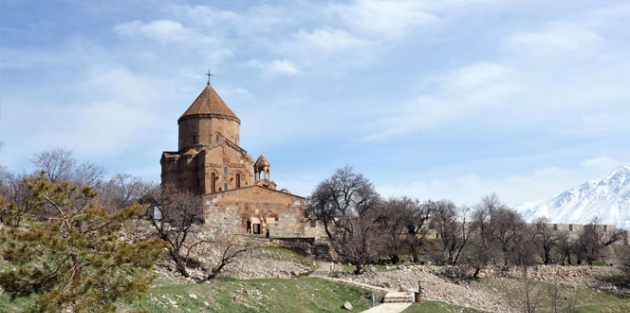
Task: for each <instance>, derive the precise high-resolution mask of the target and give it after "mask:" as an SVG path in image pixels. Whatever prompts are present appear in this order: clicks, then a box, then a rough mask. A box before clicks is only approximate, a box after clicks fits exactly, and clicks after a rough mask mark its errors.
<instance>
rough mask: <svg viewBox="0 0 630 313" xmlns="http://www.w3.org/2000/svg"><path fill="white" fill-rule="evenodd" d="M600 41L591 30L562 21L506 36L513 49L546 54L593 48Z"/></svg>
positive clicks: (507, 42) (601, 39)
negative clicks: (542, 27)
mask: <svg viewBox="0 0 630 313" xmlns="http://www.w3.org/2000/svg"><path fill="white" fill-rule="evenodd" d="M602 41H603V38H602V37H600V36H599V35H598V34H597V33H595V32H594V31H592V30H589V29H586V28H584V27H582V26H580V25H577V24H573V23H567V22H563V23H554V24H552V25H550V26H549V28H548V29H547V30H544V31H539V32H519V33H515V34H513V35H511V36H510V37H509V38H507V40H506V44H507V45H508V47H510V48H512V49H514V50H515V51H523V50H524V51H527V52H529V53H531V54H534V55H547V54H552V53H566V52H568V51H578V50H584V49H590V48H594V47H596V46H597V44H599V43H600V42H602Z"/></svg>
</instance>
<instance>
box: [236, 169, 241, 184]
mask: <svg viewBox="0 0 630 313" xmlns="http://www.w3.org/2000/svg"><path fill="white" fill-rule="evenodd" d="M236 188H241V174H240V173H236Z"/></svg>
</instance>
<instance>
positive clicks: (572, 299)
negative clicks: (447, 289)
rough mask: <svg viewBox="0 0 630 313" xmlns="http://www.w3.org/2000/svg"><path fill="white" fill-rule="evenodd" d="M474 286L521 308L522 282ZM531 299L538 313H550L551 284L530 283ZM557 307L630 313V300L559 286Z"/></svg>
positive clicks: (487, 282) (587, 312) (483, 281)
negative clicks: (537, 308) (536, 306)
mask: <svg viewBox="0 0 630 313" xmlns="http://www.w3.org/2000/svg"><path fill="white" fill-rule="evenodd" d="M478 283H479V284H480V285H481V286H483V287H485V288H486V289H488V290H489V291H490V292H492V293H497V294H502V295H503V296H504V297H505V298H506V299H507V300H508V301H509V302H510V304H511V305H512V306H514V307H519V306H522V305H523V299H524V288H523V285H524V284H523V281H522V280H518V279H507V278H503V279H497V278H491V279H481V280H479V281H478ZM533 286H534V287H533V288H532V289H531V290H532V292H531V294H532V298H533V299H535V300H534V301H535V302H537V303H538V306H539V307H540V308H541V312H543V313H545V312H552V311H553V310H552V306H551V300H552V299H551V296H550V295H551V289H552V288H553V285H552V284H549V283H543V282H533ZM558 288H559V297H558V307H559V308H562V309H566V308H573V310H574V311H573V312H577V313H607V312H611V313H612V312H630V297H627V296H622V295H617V294H614V293H611V292H607V291H603V290H599V289H596V288H592V287H587V286H575V287H573V286H559V287H558Z"/></svg>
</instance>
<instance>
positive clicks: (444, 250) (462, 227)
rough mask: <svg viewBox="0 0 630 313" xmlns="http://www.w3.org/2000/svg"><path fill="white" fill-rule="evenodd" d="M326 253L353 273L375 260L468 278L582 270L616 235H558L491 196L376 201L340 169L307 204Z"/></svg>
mask: <svg viewBox="0 0 630 313" xmlns="http://www.w3.org/2000/svg"><path fill="white" fill-rule="evenodd" d="M308 207H309V213H310V215H311V217H312V218H314V219H316V220H318V221H320V222H321V223H322V225H323V227H324V230H325V232H326V235H327V236H328V239H329V241H330V244H331V247H332V249H333V250H334V251H335V253H336V254H337V255H338V256H339V257H340V258H342V259H343V260H345V261H347V262H349V263H350V264H352V265H354V266H355V272H356V273H360V272H361V271H362V270H363V268H364V266H365V265H366V264H370V263H375V262H379V261H381V260H382V258H383V257H387V258H389V260H390V261H391V262H393V263H397V262H398V261H399V260H400V257H401V255H409V256H410V258H411V260H413V261H414V262H422V261H424V260H430V261H432V262H435V263H437V264H449V265H457V264H465V265H468V266H470V267H472V268H474V274H473V275H474V276H475V277H476V276H477V274H478V273H479V271H480V270H481V269H483V268H484V267H486V266H488V265H491V264H494V265H500V266H505V267H508V266H512V265H532V264H550V263H558V264H571V263H576V264H582V263H584V262H585V263H588V264H591V265H592V264H593V262H595V261H598V260H600V259H601V258H602V257H603V255H604V252H605V250H606V247H608V246H610V245H611V244H613V243H614V242H616V241H618V240H620V239H621V238H622V234H623V233H622V231H620V230H613V231H604V230H603V228H602V227H600V225H599V220H598V219H597V218H594V219H593V220H592V222H591V223H590V224H589V225H586V226H585V227H583V229H582V230H581V231H580V233H579V235H578V236H575V238H574V237H572V236H570V234H569V233H568V232H563V231H558V230H556V229H554V227H553V225H552V224H550V223H549V221H548V220H547V219H545V218H540V219H537V220H536V221H534V222H533V223H531V224H528V223H526V222H525V221H524V220H523V217H522V216H521V215H520V213H518V212H517V211H515V210H513V209H511V208H509V207H507V206H506V205H505V204H503V203H501V201H499V199H498V197H497V196H496V195H491V196H486V197H484V198H483V199H482V200H481V202H480V203H478V204H477V205H475V206H473V207H471V208H469V207H457V206H456V205H455V204H453V203H452V202H451V201H449V200H439V201H430V200H429V201H425V202H420V201H418V200H417V199H411V198H408V197H399V198H390V199H383V198H382V197H381V196H380V195H379V194H378V193H377V192H376V191H375V189H374V187H373V186H372V184H371V183H370V181H369V180H368V179H367V178H365V177H364V176H363V175H361V174H358V173H355V172H353V170H352V168H351V167H349V166H346V167H344V168H341V169H338V170H337V171H336V172H335V173H334V174H333V175H332V176H331V177H330V178H328V179H326V180H324V181H322V182H321V183H319V185H318V186H317V188H316V189H315V191H314V192H313V193H312V194H311V195H310V197H309V198H308Z"/></svg>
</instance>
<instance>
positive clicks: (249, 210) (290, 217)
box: [204, 186, 322, 237]
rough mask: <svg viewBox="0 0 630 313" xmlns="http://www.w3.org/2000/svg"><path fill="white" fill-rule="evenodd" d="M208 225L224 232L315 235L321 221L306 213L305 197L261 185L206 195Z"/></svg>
mask: <svg viewBox="0 0 630 313" xmlns="http://www.w3.org/2000/svg"><path fill="white" fill-rule="evenodd" d="M204 221H205V227H206V229H207V230H208V231H210V232H217V233H224V234H230V233H231V234H246V233H249V234H260V235H267V233H269V236H270V237H315V235H317V234H321V233H322V231H321V230H320V229H318V227H319V226H320V225H319V224H318V223H311V222H310V221H309V220H308V219H307V216H306V203H305V199H304V198H303V197H300V196H296V195H293V194H289V193H286V192H281V191H276V190H271V189H268V188H264V187H260V186H251V187H245V188H241V189H236V190H228V191H227V192H219V193H216V194H209V195H206V196H205V197H204Z"/></svg>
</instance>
